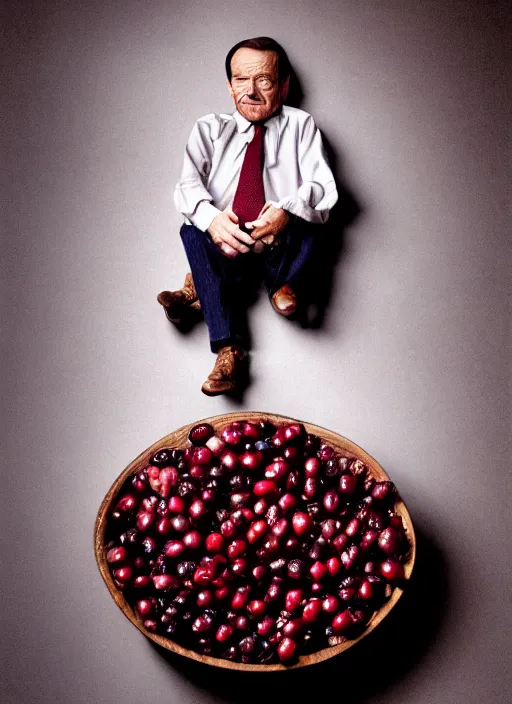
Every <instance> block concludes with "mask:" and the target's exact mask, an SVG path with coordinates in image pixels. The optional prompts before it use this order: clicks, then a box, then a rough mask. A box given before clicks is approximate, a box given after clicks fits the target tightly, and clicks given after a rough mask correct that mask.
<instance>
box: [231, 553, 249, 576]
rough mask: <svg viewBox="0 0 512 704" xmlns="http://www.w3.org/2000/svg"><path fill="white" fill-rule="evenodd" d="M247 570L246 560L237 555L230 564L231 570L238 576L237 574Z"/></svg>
mask: <svg viewBox="0 0 512 704" xmlns="http://www.w3.org/2000/svg"><path fill="white" fill-rule="evenodd" d="M246 571H247V560H245V559H244V558H243V557H237V558H236V560H234V562H233V564H232V565H231V572H232V573H233V574H234V575H236V576H238V575H243V574H245V573H246Z"/></svg>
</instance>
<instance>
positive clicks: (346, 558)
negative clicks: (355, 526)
mask: <svg viewBox="0 0 512 704" xmlns="http://www.w3.org/2000/svg"><path fill="white" fill-rule="evenodd" d="M358 556H359V548H358V547H357V545H351V546H350V547H349V548H348V549H347V550H345V552H343V553H342V554H341V562H342V563H343V566H344V567H345V569H346V570H350V569H352V567H353V566H354V563H355V561H356V560H357V558H358Z"/></svg>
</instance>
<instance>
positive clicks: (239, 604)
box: [231, 586, 251, 611]
mask: <svg viewBox="0 0 512 704" xmlns="http://www.w3.org/2000/svg"><path fill="white" fill-rule="evenodd" d="M250 591H251V587H249V586H245V587H238V589H237V590H236V592H235V595H234V596H233V599H232V600H231V608H232V609H234V610H235V611H240V610H241V609H243V608H244V607H245V605H246V604H247V602H248V600H249V593H250Z"/></svg>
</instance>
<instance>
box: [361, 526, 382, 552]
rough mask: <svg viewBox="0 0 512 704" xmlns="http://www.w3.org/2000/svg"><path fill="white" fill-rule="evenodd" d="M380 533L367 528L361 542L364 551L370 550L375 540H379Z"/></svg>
mask: <svg viewBox="0 0 512 704" xmlns="http://www.w3.org/2000/svg"><path fill="white" fill-rule="evenodd" d="M377 537H378V533H377V531H375V530H367V531H366V532H365V533H363V537H362V538H361V542H360V543H359V546H360V548H361V550H363V552H368V550H370V549H371V547H372V545H374V543H375V541H376V540H377Z"/></svg>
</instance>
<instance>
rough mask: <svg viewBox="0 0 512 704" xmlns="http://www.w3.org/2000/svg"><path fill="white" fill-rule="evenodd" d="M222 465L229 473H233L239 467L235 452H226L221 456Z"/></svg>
mask: <svg viewBox="0 0 512 704" xmlns="http://www.w3.org/2000/svg"><path fill="white" fill-rule="evenodd" d="M220 463H221V465H222V466H223V467H225V468H226V469H227V470H228V471H229V472H233V470H234V469H235V468H236V467H237V466H238V455H237V454H236V452H233V450H224V451H223V452H222V454H221V456H220Z"/></svg>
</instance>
